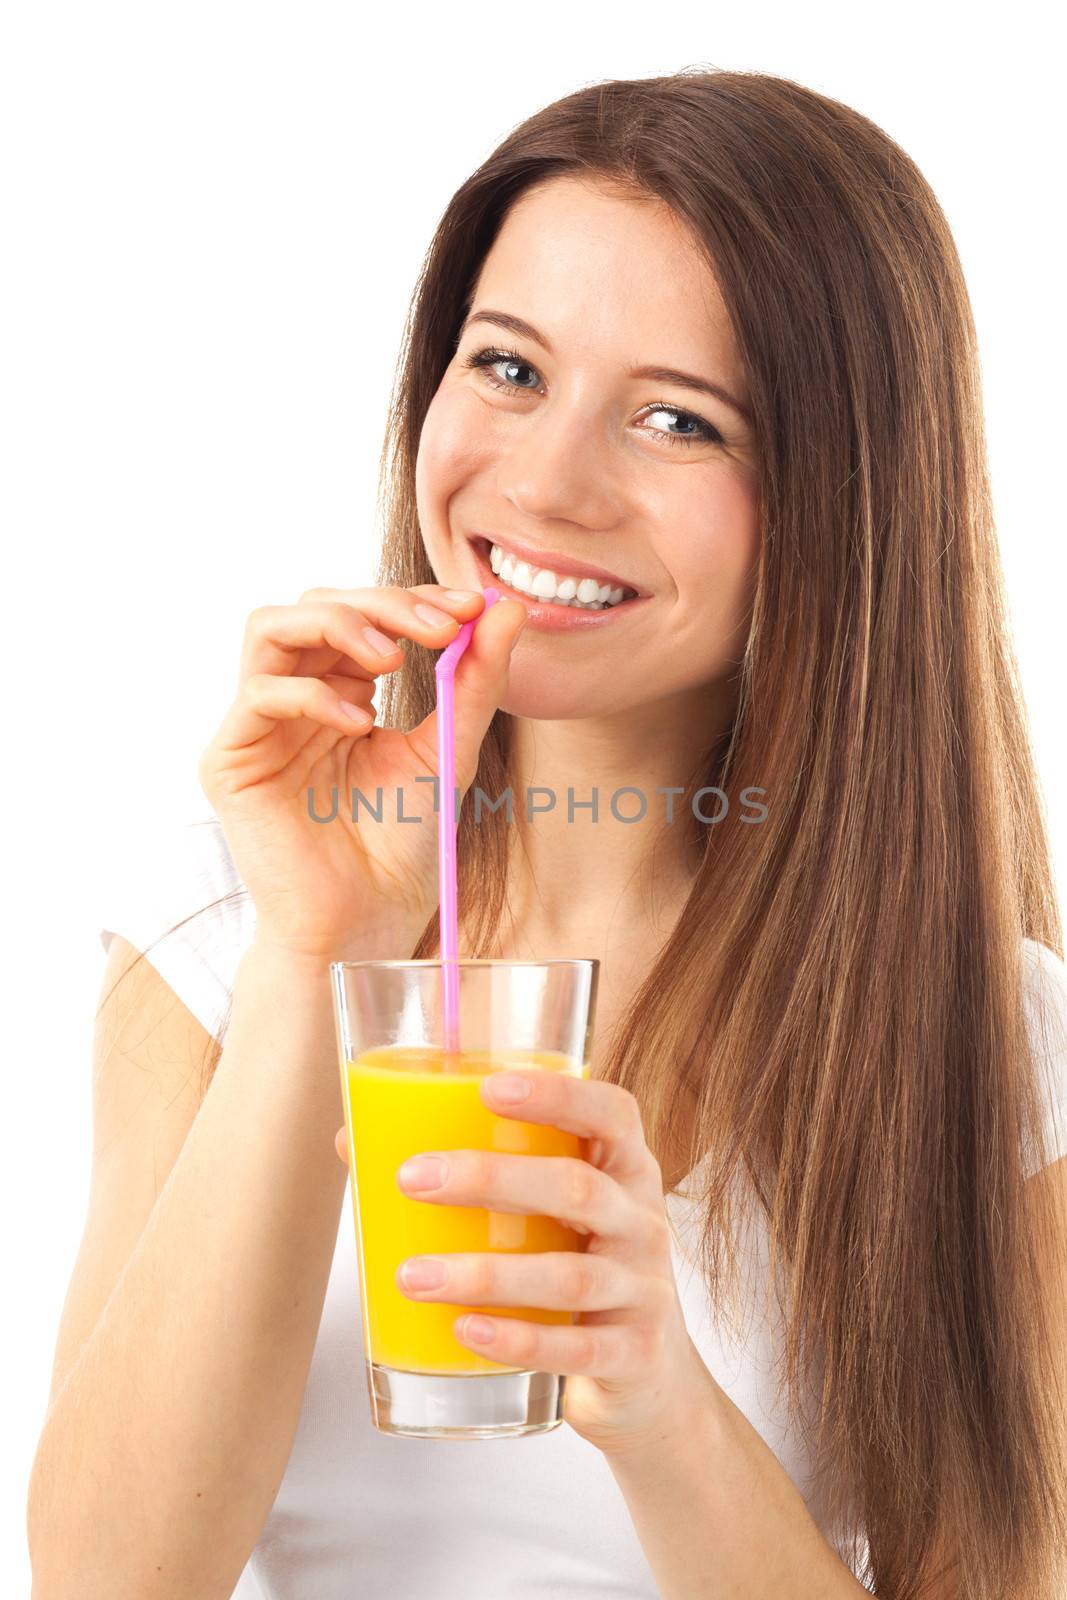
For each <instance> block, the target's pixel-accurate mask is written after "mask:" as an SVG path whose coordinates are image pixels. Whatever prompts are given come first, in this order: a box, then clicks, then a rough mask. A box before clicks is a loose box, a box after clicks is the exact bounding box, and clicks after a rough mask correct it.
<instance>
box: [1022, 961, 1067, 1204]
mask: <svg viewBox="0 0 1067 1600" xmlns="http://www.w3.org/2000/svg"><path fill="white" fill-rule="evenodd" d="M1023 970H1024V981H1023V1008H1024V1012H1025V1016H1026V1024H1027V1029H1028V1032H1029V1037H1030V1043H1031V1048H1032V1051H1033V1055H1034V1060H1035V1064H1036V1068H1037V1073H1038V1083H1039V1087H1040V1089H1041V1091H1042V1094H1043V1103H1044V1106H1045V1122H1046V1128H1047V1137H1048V1142H1049V1155H1050V1159H1051V1160H1053V1161H1055V1160H1057V1159H1058V1158H1059V1157H1060V1156H1064V1155H1067V964H1065V963H1064V962H1063V960H1062V959H1061V958H1060V957H1059V956H1058V955H1057V954H1056V952H1055V951H1054V950H1050V949H1049V947H1048V945H1045V944H1040V943H1039V942H1038V941H1037V940H1036V939H1024V940H1023ZM1035 1170H1036V1165H1035V1163H1034V1161H1033V1159H1032V1157H1031V1159H1030V1160H1029V1161H1028V1163H1027V1172H1028V1175H1030V1174H1032V1173H1033V1172H1034V1171H1035Z"/></svg>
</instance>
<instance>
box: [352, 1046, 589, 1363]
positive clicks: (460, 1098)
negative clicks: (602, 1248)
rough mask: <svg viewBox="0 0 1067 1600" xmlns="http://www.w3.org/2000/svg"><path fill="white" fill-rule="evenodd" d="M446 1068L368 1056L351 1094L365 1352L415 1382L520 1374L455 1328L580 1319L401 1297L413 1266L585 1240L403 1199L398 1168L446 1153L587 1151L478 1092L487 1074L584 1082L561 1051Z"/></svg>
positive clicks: (397, 1055) (388, 1055)
mask: <svg viewBox="0 0 1067 1600" xmlns="http://www.w3.org/2000/svg"><path fill="white" fill-rule="evenodd" d="M447 1062H448V1065H447V1070H446V1057H445V1054H444V1052H443V1051H442V1050H435V1049H433V1048H431V1047H429V1046H399V1045H392V1046H388V1047H384V1048H382V1049H376V1050H366V1051H364V1052H363V1053H362V1054H361V1055H360V1056H358V1057H357V1058H356V1059H355V1060H354V1061H352V1060H350V1061H348V1062H346V1064H345V1069H344V1072H343V1075H342V1089H343V1092H344V1095H345V1118H346V1121H347V1124H348V1154H349V1170H350V1172H351V1173H352V1175H353V1177H352V1200H353V1210H354V1213H355V1222H356V1238H357V1240H358V1242H359V1256H360V1276H361V1287H362V1292H363V1333H364V1343H365V1350H366V1354H367V1356H368V1358H369V1359H370V1360H371V1361H372V1362H374V1363H375V1364H377V1365H381V1366H386V1367H392V1368H395V1369H398V1370H401V1371H405V1372H436V1373H453V1374H456V1373H459V1374H463V1373H467V1374H469V1373H479V1372H505V1371H510V1372H515V1371H520V1370H522V1369H521V1368H516V1367H505V1366H503V1365H501V1364H500V1363H499V1362H496V1361H491V1360H489V1359H488V1357H485V1356H482V1355H479V1354H478V1353H477V1352H476V1351H474V1350H468V1349H467V1348H466V1346H464V1345H462V1344H460V1342H459V1340H458V1339H457V1338H456V1335H455V1332H454V1328H453V1325H454V1323H455V1321H456V1319H457V1317H459V1316H460V1315H461V1314H462V1313H463V1312H465V1311H484V1312H486V1313H487V1314H488V1315H490V1316H498V1317H519V1318H522V1319H523V1320H524V1321H527V1322H543V1323H570V1322H573V1321H574V1313H573V1312H570V1311H548V1310H543V1309H537V1308H532V1309H521V1308H519V1307H516V1306H468V1305H462V1304H452V1303H448V1304H446V1303H444V1302H442V1301H422V1300H413V1299H409V1298H408V1297H407V1296H406V1295H404V1294H402V1293H401V1291H400V1289H399V1288H398V1287H397V1282H396V1270H397V1267H398V1266H399V1265H400V1263H401V1262H402V1261H404V1260H406V1259H407V1257H408V1256H414V1255H447V1254H449V1253H450V1252H452V1251H457V1250H462V1251H479V1252H486V1251H502V1252H509V1253H522V1254H526V1253H530V1252H534V1251H539V1250H582V1249H584V1248H585V1242H586V1237H587V1236H586V1235H585V1234H579V1233H576V1232H575V1231H574V1230H573V1229H572V1228H567V1227H564V1225H563V1224H562V1223H560V1222H557V1221H556V1220H555V1219H554V1218H552V1217H540V1216H536V1217H535V1216H520V1215H518V1214H515V1213H511V1212H502V1211H486V1210H483V1209H480V1208H478V1207H476V1206H446V1205H442V1204H440V1202H436V1201H432V1200H430V1201H427V1200H417V1199H415V1198H414V1197H412V1196H409V1195H406V1194H405V1193H404V1192H403V1190H402V1189H401V1188H400V1186H399V1184H398V1183H397V1176H396V1174H397V1169H398V1168H399V1167H400V1166H402V1165H403V1163H404V1162H405V1161H406V1160H407V1158H408V1157H409V1156H414V1155H420V1154H422V1153H430V1152H433V1151H445V1150H500V1151H505V1152H507V1153H510V1154H521V1155H543V1156H576V1157H578V1158H579V1159H580V1158H581V1156H582V1154H583V1151H582V1143H583V1141H582V1140H581V1139H580V1138H579V1137H578V1135H576V1134H570V1133H563V1132H561V1131H560V1129H558V1128H550V1127H545V1126H543V1125H539V1124H537V1123H532V1122H523V1121H520V1120H519V1119H518V1118H512V1117H501V1116H497V1115H496V1114H495V1113H494V1112H492V1111H490V1110H489V1108H488V1107H487V1106H486V1105H484V1104H483V1102H482V1100H481V1097H480V1095H479V1092H478V1086H479V1084H480V1083H481V1081H482V1079H483V1078H484V1077H486V1076H487V1074H488V1073H490V1072H494V1071H500V1070H503V1069H506V1068H509V1067H510V1068H529V1067H539V1068H541V1069H543V1070H546V1071H554V1072H570V1073H572V1074H574V1075H575V1076H576V1077H577V1076H584V1075H585V1074H584V1071H583V1070H580V1069H579V1068H578V1067H576V1066H575V1065H574V1064H573V1063H572V1062H571V1061H569V1060H568V1059H567V1057H566V1056H563V1055H559V1054H557V1053H555V1052H551V1051H537V1052H535V1051H518V1050H517V1051H494V1052H492V1054H489V1053H487V1052H485V1051H470V1050H464V1051H461V1052H460V1053H459V1055H458V1056H456V1055H453V1056H451V1057H449V1058H447ZM519 1109H521V1108H519Z"/></svg>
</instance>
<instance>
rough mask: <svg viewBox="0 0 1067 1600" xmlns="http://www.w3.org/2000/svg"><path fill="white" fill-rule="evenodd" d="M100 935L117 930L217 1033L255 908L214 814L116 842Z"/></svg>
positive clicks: (105, 882)
mask: <svg viewBox="0 0 1067 1600" xmlns="http://www.w3.org/2000/svg"><path fill="white" fill-rule="evenodd" d="M99 895H100V900H99V905H100V911H99V922H98V928H99V936H100V940H101V943H102V945H103V947H104V949H105V950H107V949H108V948H109V947H110V944H111V939H112V936H113V935H114V934H119V935H121V937H122V938H123V939H125V940H126V941H127V942H128V943H129V944H131V945H132V946H133V947H134V949H136V950H138V951H140V952H141V953H143V955H144V956H145V959H146V960H147V961H149V962H150V963H151V965H152V966H153V967H155V969H156V970H157V972H159V974H160V976H161V977H163V978H164V979H165V980H166V982H167V983H168V984H169V985H170V987H171V988H172V989H173V990H174V992H175V994H176V995H177V996H178V998H179V999H180V1000H181V1001H182V1002H183V1003H184V1004H185V1005H186V1006H188V1008H189V1010H190V1011H191V1012H192V1013H193V1015H194V1016H195V1017H196V1018H197V1020H198V1021H199V1022H200V1023H201V1024H202V1025H203V1026H204V1027H205V1028H206V1029H207V1030H208V1032H209V1033H211V1034H212V1035H213V1036H214V1037H220V1036H221V1033H220V1030H221V1032H222V1033H224V1030H225V1015H226V1010H227V1006H228V1002H229V998H230V994H231V993H232V989H233V980H234V976H235V974H236V970H237V965H238V962H239V961H240V958H241V955H242V954H243V952H244V951H245V950H246V949H247V947H248V945H249V944H250V943H251V941H252V938H253V937H254V934H255V920H256V912H255V905H254V904H253V901H252V898H251V896H250V895H249V893H248V891H247V889H246V888H245V886H244V884H243V882H242V881H241V878H240V874H239V873H238V871H237V868H236V866H235V864H234V860H233V856H232V855H231V853H230V848H229V845H228V844H227V841H226V836H225V833H224V832H223V829H222V824H221V823H220V821H219V819H218V817H217V816H215V814H214V813H213V812H208V811H205V812H204V813H202V814H200V815H198V816H195V817H192V818H177V819H174V818H170V819H167V818H161V819H159V820H157V821H152V822H149V823H148V824H147V825H145V826H142V827H141V829H140V830H139V832H138V833H137V834H136V835H135V836H134V837H133V838H131V839H128V840H127V841H125V842H124V843H123V844H122V845H121V846H117V847H115V848H113V850H112V852H111V853H110V855H109V857H108V859H107V860H106V861H105V862H104V863H103V864H102V867H101V869H100V890H99Z"/></svg>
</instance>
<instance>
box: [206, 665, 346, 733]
mask: <svg viewBox="0 0 1067 1600" xmlns="http://www.w3.org/2000/svg"><path fill="white" fill-rule="evenodd" d="M373 687H374V686H373V684H371V683H370V682H367V681H361V680H360V679H358V678H349V679H346V693H345V695H344V697H342V695H341V694H339V693H338V691H337V689H335V688H332V687H331V686H330V685H329V684H328V683H326V682H324V680H323V679H322V678H277V677H272V676H271V675H270V674H269V673H256V674H255V675H254V676H253V677H251V678H247V679H246V680H245V682H244V683H243V684H242V685H241V690H240V693H239V694H238V696H237V699H236V700H235V701H234V703H233V705H232V706H231V707H230V709H229V711H228V712H227V713H226V716H225V718H224V719H223V722H222V726H221V727H220V729H219V731H218V733H217V735H216V739H215V742H216V744H217V746H218V748H219V749H220V750H241V749H243V748H244V747H245V745H249V744H254V743H255V741H256V740H257V739H262V738H263V737H264V735H266V734H268V733H270V731H271V729H272V728H273V727H274V725H275V723H278V722H288V721H292V720H293V719H295V718H298V717H307V718H308V720H309V721H311V722H317V723H319V724H320V725H321V726H322V727H327V728H336V729H337V730H338V731H339V732H340V733H344V734H347V735H348V737H349V738H352V737H357V738H358V737H359V736H360V735H361V734H365V733H369V732H370V730H371V728H372V727H373V726H374V707H373V705H371V704H370V703H369V699H370V695H371V694H372V693H373Z"/></svg>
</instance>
